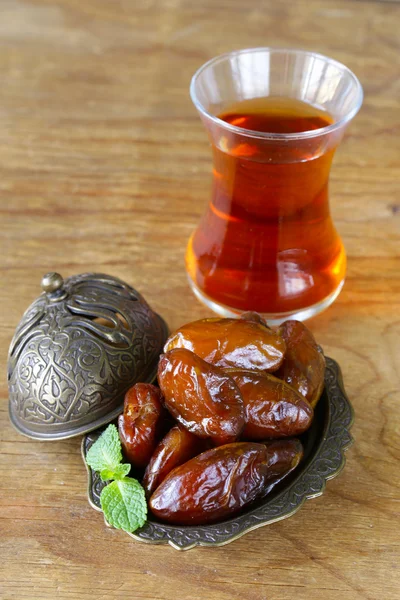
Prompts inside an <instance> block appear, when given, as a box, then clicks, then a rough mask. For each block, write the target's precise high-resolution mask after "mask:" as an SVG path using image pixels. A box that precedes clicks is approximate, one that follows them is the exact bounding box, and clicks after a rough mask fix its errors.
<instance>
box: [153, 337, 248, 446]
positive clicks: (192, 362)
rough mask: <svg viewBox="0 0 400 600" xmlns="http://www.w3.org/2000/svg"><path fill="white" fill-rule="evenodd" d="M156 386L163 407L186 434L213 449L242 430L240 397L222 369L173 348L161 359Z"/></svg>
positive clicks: (234, 384) (242, 420)
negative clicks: (205, 440)
mask: <svg viewBox="0 0 400 600" xmlns="http://www.w3.org/2000/svg"><path fill="white" fill-rule="evenodd" d="M158 382H159V385H160V388H161V391H162V392H163V394H164V398H165V405H166V407H167V408H168V410H169V411H170V413H171V414H172V415H173V416H174V417H175V419H176V420H177V421H179V422H180V423H181V424H182V425H183V426H184V427H185V428H186V429H187V430H188V431H191V432H192V433H194V434H195V435H197V436H199V437H201V438H211V439H212V440H213V442H214V443H215V444H217V445H219V444H226V443H229V442H232V441H234V440H236V439H237V438H238V437H239V435H240V433H241V432H242V429H243V427H244V407H243V400H242V395H241V393H240V391H239V389H238V387H237V385H236V383H235V382H234V381H233V379H231V378H230V377H229V375H227V374H226V373H224V372H223V371H222V369H219V368H218V367H215V366H214V365H210V364H209V363H207V362H205V361H204V360H203V359H201V358H200V357H199V356H196V354H193V352H191V351H190V350H185V349H184V348H177V349H175V350H170V351H169V352H167V353H166V354H162V355H161V357H160V361H159V363H158Z"/></svg>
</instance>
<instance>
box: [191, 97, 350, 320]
mask: <svg viewBox="0 0 400 600" xmlns="http://www.w3.org/2000/svg"><path fill="white" fill-rule="evenodd" d="M218 116H219V118H220V119H221V120H223V121H224V122H225V123H228V124H230V125H234V126H235V127H239V128H242V129H245V130H251V132H264V133H271V134H275V133H278V134H296V133H299V132H307V131H312V130H317V129H321V128H324V127H326V126H329V125H331V124H332V123H333V118H332V117H331V116H330V115H329V114H328V113H327V112H325V111H322V110H320V109H318V108H315V107H314V106H312V105H310V104H306V103H304V102H301V101H300V100H295V99H289V98H279V97H278V98H272V97H267V98H257V99H252V100H245V101H242V102H240V103H238V104H236V105H235V106H232V107H231V109H230V110H227V111H225V112H224V113H223V114H220V115H218ZM232 140H234V142H233V143H232ZM334 150H335V148H330V149H329V150H328V151H326V152H325V151H323V149H322V150H321V146H320V144H317V145H316V144H315V143H314V144H310V147H309V148H307V146H305V145H304V143H303V144H302V145H299V146H297V145H296V144H292V145H290V147H289V146H288V143H287V140H286V139H282V140H280V139H276V140H275V144H274V149H273V153H271V152H269V155H268V157H267V159H266V157H265V140H264V139H263V138H260V139H257V138H255V137H247V138H245V137H243V138H241V137H240V136H239V137H235V138H230V139H229V136H227V138H226V140H224V139H222V140H221V141H220V144H219V147H217V145H215V144H214V145H213V152H214V171H213V175H214V181H213V192H212V198H211V202H210V205H209V207H208V210H207V212H206V214H205V216H204V217H203V220H202V221H201V223H200V226H199V227H198V229H197V230H196V232H195V233H194V235H193V236H192V238H191V240H190V242H189V246H188V251H187V257H186V260H187V269H188V273H189V275H190V277H191V278H192V280H193V281H194V282H195V284H196V285H197V286H198V287H199V288H200V289H201V290H202V292H203V293H204V294H205V295H207V296H209V297H210V298H212V299H213V300H215V301H216V302H218V303H220V304H222V305H226V306H229V307H233V308H235V309H239V310H256V311H259V312H262V313H271V314H273V313H285V312H295V311H297V310H300V309H302V308H303V307H306V306H311V305H314V304H317V303H318V302H320V301H322V300H323V299H324V298H326V297H328V296H329V295H330V294H331V293H332V292H334V290H335V289H336V288H337V287H338V286H339V285H340V282H341V281H342V280H343V278H344V273H345V253H344V249H343V245H342V243H341V240H340V238H339V236H338V235H337V233H336V230H335V228H334V225H333V223H332V220H331V217H330V213H329V204H328V176H329V170H330V166H331V161H332V158H333V154H334ZM280 154H282V161H280Z"/></svg>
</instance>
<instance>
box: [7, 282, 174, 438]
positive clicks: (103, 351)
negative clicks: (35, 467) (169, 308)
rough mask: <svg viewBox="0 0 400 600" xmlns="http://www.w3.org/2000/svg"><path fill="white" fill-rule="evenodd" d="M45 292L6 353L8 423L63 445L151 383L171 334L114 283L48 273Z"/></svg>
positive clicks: (145, 306)
mask: <svg viewBox="0 0 400 600" xmlns="http://www.w3.org/2000/svg"><path fill="white" fill-rule="evenodd" d="M42 289H43V293H42V295H41V296H39V298H38V299H37V300H35V302H33V304H32V305H31V306H30V307H29V308H28V310H27V311H26V312H25V314H24V316H23V317H22V320H21V322H20V324H19V325H18V327H17V330H16V332H15V335H14V338H13V340H12V342H11V346H10V351H9V358H8V382H9V398H10V403H9V409H10V418H11V421H12V423H13V425H14V426H15V427H16V428H17V429H18V431H20V432H21V433H23V434H25V435H27V436H29V437H32V438H39V439H62V438H68V437H72V436H74V435H78V434H81V433H86V432H87V431H91V430H93V429H95V428H96V427H99V426H100V425H102V424H104V423H107V422H109V421H110V420H112V419H113V418H115V416H116V415H117V414H118V413H119V412H121V406H122V402H123V397H124V394H125V392H126V390H127V389H128V388H129V387H130V386H131V385H133V384H134V383H135V382H137V381H143V382H146V381H152V380H153V379H154V376H155V371H156V368H157V362H158V357H159V354H160V352H161V351H162V348H163V344H164V342H165V339H166V337H167V335H168V332H167V327H166V324H165V323H164V321H163V320H162V319H161V317H160V316H159V315H158V314H156V313H155V312H153V311H152V310H151V308H150V307H149V305H148V304H147V303H146V301H145V300H144V298H143V297H142V296H141V295H140V294H139V293H138V292H137V291H136V290H135V289H134V288H132V287H131V286H129V285H127V284H126V283H125V282H123V281H121V280H120V279H117V278H116V277H111V276H109V275H104V274H101V273H86V274H82V275H75V276H73V277H69V278H67V279H66V280H65V281H64V280H63V278H62V277H61V275H59V274H58V273H48V274H47V275H45V276H44V277H43V279H42Z"/></svg>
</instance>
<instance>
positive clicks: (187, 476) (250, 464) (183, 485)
mask: <svg viewBox="0 0 400 600" xmlns="http://www.w3.org/2000/svg"><path fill="white" fill-rule="evenodd" d="M302 454H303V449H302V446H301V443H300V442H299V441H298V440H294V439H291V440H279V441H274V442H268V443H266V444H258V443H254V442H237V443H233V444H226V445H225V446H220V447H219V448H213V449H212V450H207V451H206V452H203V453H202V454H200V455H199V456H196V457H195V458H192V459H191V460H189V461H188V462H186V463H185V464H183V465H181V466H180V467H177V468H176V469H174V470H173V471H171V472H170V473H169V475H167V477H166V478H165V479H164V481H163V482H162V483H161V485H160V486H159V487H158V488H157V489H156V491H155V492H154V494H153V495H152V496H151V498H150V509H151V511H152V512H153V514H154V515H155V516H156V517H158V518H159V519H161V520H163V521H167V522H168V523H173V524H176V525H205V524H207V523H215V522H216V521H220V520H222V519H224V518H226V517H229V516H231V515H233V514H235V513H237V512H239V511H240V510H241V508H242V507H243V506H245V505H246V504H248V503H250V502H253V501H254V500H256V499H257V498H262V497H263V496H264V495H266V493H268V492H269V491H270V490H271V489H272V487H273V486H274V485H276V483H277V482H278V481H281V480H282V479H283V478H284V477H285V476H286V475H288V474H289V473H290V472H291V471H292V470H293V469H294V468H295V467H296V466H297V465H298V463H299V462H300V460H301V457H302Z"/></svg>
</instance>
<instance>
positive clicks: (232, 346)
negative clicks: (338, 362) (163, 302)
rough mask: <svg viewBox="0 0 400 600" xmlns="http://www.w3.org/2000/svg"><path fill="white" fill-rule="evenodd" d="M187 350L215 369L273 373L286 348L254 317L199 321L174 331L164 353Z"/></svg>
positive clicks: (276, 334) (277, 335)
mask: <svg viewBox="0 0 400 600" xmlns="http://www.w3.org/2000/svg"><path fill="white" fill-rule="evenodd" d="M173 348H186V349H187V350H191V351H192V352H194V353H195V354H197V355H198V356H200V357H201V358H203V359H204V360H205V361H207V362H208V363H211V364H213V365H216V366H217V367H224V368H226V367H235V368H238V369H247V370H250V371H276V370H277V369H278V368H279V367H280V365H281V364H282V361H283V357H284V354H285V349H286V345H285V342H284V340H283V339H282V337H281V336H280V335H279V334H278V333H277V332H276V331H273V330H272V329H270V328H269V327H268V326H267V325H265V324H263V323H261V322H260V320H259V319H258V317H257V319H256V318H255V317H254V314H253V316H252V317H250V318H243V319H202V320H200V321H194V322H193V323H188V324H187V325H184V326H183V327H181V328H180V329H178V330H177V331H176V332H175V333H174V334H173V335H172V336H171V337H170V338H169V339H168V340H167V342H166V344H165V347H164V351H165V352H168V351H169V350H172V349H173Z"/></svg>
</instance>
